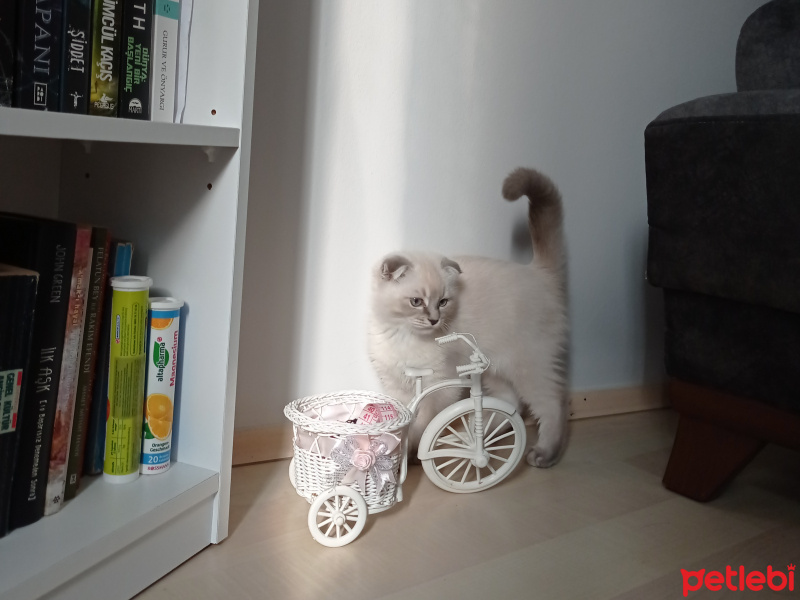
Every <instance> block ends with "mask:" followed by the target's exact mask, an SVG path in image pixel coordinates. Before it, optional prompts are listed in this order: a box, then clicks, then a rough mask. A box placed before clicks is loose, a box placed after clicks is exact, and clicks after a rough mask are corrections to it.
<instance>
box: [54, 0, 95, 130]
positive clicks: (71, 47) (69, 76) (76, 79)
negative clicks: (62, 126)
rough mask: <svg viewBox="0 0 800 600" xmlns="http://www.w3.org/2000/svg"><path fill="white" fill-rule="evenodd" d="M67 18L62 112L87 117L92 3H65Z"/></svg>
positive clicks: (86, 0)
mask: <svg viewBox="0 0 800 600" xmlns="http://www.w3.org/2000/svg"><path fill="white" fill-rule="evenodd" d="M63 18H64V34H63V40H64V41H63V43H64V48H63V50H62V66H61V112H67V113H76V114H80V115H85V114H86V113H87V112H88V111H89V75H90V74H91V72H92V57H91V49H92V46H91V34H92V0H64V17H63Z"/></svg>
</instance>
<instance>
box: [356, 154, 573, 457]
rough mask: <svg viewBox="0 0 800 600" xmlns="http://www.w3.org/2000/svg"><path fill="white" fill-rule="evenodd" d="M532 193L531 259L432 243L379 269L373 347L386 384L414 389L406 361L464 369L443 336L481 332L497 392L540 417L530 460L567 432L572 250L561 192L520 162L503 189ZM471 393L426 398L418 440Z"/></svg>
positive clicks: (560, 442)
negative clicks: (437, 247) (448, 253)
mask: <svg viewBox="0 0 800 600" xmlns="http://www.w3.org/2000/svg"><path fill="white" fill-rule="evenodd" d="M522 195H526V196H528V198H529V200H530V202H529V210H528V221H529V229H530V234H531V238H532V239H533V249H534V254H533V260H532V262H531V263H530V264H528V265H520V264H517V263H512V262H506V261H500V260H493V259H490V258H481V257H475V256H461V257H453V258H452V259H450V258H447V257H444V256H441V255H439V254H435V253H431V252H397V253H393V254H390V255H388V256H386V257H384V258H383V259H382V260H381V261H380V263H379V265H378V266H377V268H376V270H375V272H374V274H373V290H372V314H371V319H370V327H369V354H370V359H371V361H372V364H373V366H374V368H375V370H376V372H377V374H378V376H379V377H380V379H381V382H382V384H383V387H384V391H385V392H386V393H387V394H389V395H391V396H394V397H395V398H397V399H399V400H401V401H403V402H406V403H408V402H410V400H411V398H412V397H413V380H412V379H410V378H408V377H406V376H405V375H404V371H405V369H406V367H419V368H423V367H431V368H433V369H434V370H435V374H434V375H433V376H431V378H427V379H426V380H425V381H424V383H425V385H428V384H430V383H431V382H432V381H433V380H434V379H436V380H440V379H449V378H452V377H454V376H455V371H454V367H455V365H456V364H464V362H467V361H466V360H465V355H464V354H462V351H463V350H464V348H459V347H458V346H460V344H455V343H454V344H448V345H446V346H439V345H438V344H437V343H436V342H435V341H434V338H436V337H438V336H441V335H444V334H446V333H448V332H453V331H457V332H469V333H472V334H473V335H475V337H476V338H477V340H478V344H479V346H480V348H481V350H483V352H484V353H485V354H486V355H487V356H488V357H489V358H490V359H491V361H492V366H491V368H490V369H489V370H488V371H487V372H486V373H485V374H484V382H485V384H486V388H487V389H488V393H489V394H490V395H492V396H495V397H502V398H504V399H507V400H510V401H512V403H513V404H515V405H516V406H517V407H518V410H519V411H520V413H521V414H523V415H532V416H533V417H534V418H535V419H536V420H537V421H538V429H539V435H538V440H537V442H536V444H535V445H534V446H533V448H532V449H530V451H529V452H528V454H527V461H528V463H530V464H531V465H535V466H538V467H549V466H551V465H553V464H555V462H557V461H558V459H559V458H560V456H561V451H562V449H563V446H564V441H565V435H566V416H567V391H566V357H567V328H568V320H567V306H566V281H565V280H566V273H565V271H566V269H565V266H566V255H565V248H564V234H563V226H562V221H563V216H562V214H563V209H562V204H561V196H560V194H559V192H558V190H557V189H556V187H555V185H554V184H553V182H552V181H551V180H550V179H549V178H548V177H547V176H545V175H543V174H542V173H539V172H538V171H535V170H533V169H523V168H520V169H517V170H515V171H514V172H512V173H511V174H510V175H509V176H508V177H507V178H506V180H505V182H504V183H503V196H504V197H505V198H506V199H508V200H516V199H517V198H519V197H520V196H522ZM465 395H468V392H467V391H466V390H459V389H447V390H442V391H440V392H436V393H435V394H433V395H432V396H430V397H429V398H428V399H426V400H425V401H424V402H423V404H422V408H421V410H420V413H419V415H418V418H417V420H416V421H415V422H414V424H413V425H412V428H411V432H410V439H411V444H412V448H416V444H417V443H418V442H419V438H420V436H421V435H422V431H423V430H424V428H425V426H426V425H427V424H428V423H429V422H430V420H431V418H433V416H434V415H435V414H436V413H438V412H439V411H440V410H442V409H443V408H444V407H446V406H447V405H449V404H451V403H453V402H455V401H457V400H459V399H460V398H461V397H463V396H465Z"/></svg>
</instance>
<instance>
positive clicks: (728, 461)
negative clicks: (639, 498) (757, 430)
mask: <svg viewBox="0 0 800 600" xmlns="http://www.w3.org/2000/svg"><path fill="white" fill-rule="evenodd" d="M764 445H765V444H764V442H762V441H761V440H757V439H754V438H751V437H749V436H746V435H743V434H741V433H735V432H732V431H729V430H727V429H723V428H722V427H718V426H716V425H714V424H712V423H709V422H707V421H702V420H698V419H694V418H692V417H689V416H686V415H681V418H680V421H679V423H678V431H677V433H676V434H675V442H674V444H673V445H672V454H671V455H670V458H669V463H668V464H667V469H666V471H665V472H664V480H663V481H664V486H665V487H666V488H667V489H669V490H672V491H673V492H677V493H678V494H681V495H683V496H686V497H688V498H691V499H693V500H697V501H699V502H708V501H709V500H713V499H714V498H715V497H716V496H717V495H718V494H719V493H720V492H721V491H722V489H723V488H724V487H725V485H726V484H727V483H728V482H729V481H731V480H732V479H733V478H734V477H735V476H736V474H737V473H738V472H739V471H741V470H742V469H743V468H744V467H745V465H747V463H749V462H750V461H751V460H752V459H753V457H754V456H755V455H756V454H758V452H759V450H761V448H763V447H764Z"/></svg>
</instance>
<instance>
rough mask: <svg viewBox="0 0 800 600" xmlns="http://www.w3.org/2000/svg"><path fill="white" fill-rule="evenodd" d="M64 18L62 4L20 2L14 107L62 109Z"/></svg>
mask: <svg viewBox="0 0 800 600" xmlns="http://www.w3.org/2000/svg"><path fill="white" fill-rule="evenodd" d="M4 1H8V0H4ZM61 17H62V0H18V4H17V40H16V47H17V53H16V66H15V69H14V106H17V107H20V108H30V109H37V110H52V111H58V110H59V108H60V107H61V102H60V97H61V82H60V80H61V50H62V48H61V37H62V34H63V31H62V19H61Z"/></svg>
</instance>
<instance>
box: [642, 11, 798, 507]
mask: <svg viewBox="0 0 800 600" xmlns="http://www.w3.org/2000/svg"><path fill="white" fill-rule="evenodd" d="M687 68H689V67H687ZM736 83H737V89H738V92H736V93H732V94H721V95H716V96H709V97H704V98H698V99H696V100H693V101H690V102H686V103H684V104H681V105H679V106H675V107H672V108H670V109H668V110H666V111H664V112H663V113H662V114H660V115H659V116H658V117H657V118H656V119H655V120H654V121H652V122H651V123H650V124H649V125H648V126H647V128H646V130H645V163H646V174H647V204H648V222H649V226H650V236H649V249H648V280H649V281H650V283H651V284H652V285H654V286H657V287H659V288H662V289H663V293H664V301H665V302H664V304H665V317H666V331H665V362H666V364H665V367H666V372H667V375H668V377H669V379H670V383H669V396H670V400H671V402H672V404H673V406H674V407H675V408H676V410H678V412H679V413H680V414H681V417H680V421H679V426H678V432H677V434H676V438H675V443H674V446H673V451H672V455H671V457H670V462H669V465H668V467H667V470H666V473H665V475H664V484H665V485H666V486H667V487H668V488H670V489H672V490H674V491H676V492H678V493H681V494H683V495H686V496H688V497H691V498H694V499H696V500H700V501H706V500H710V499H712V498H714V497H715V496H716V495H717V494H719V493H720V491H721V490H722V489H723V488H724V486H725V484H726V483H728V482H729V481H730V480H731V479H732V478H733V477H734V476H735V475H736V473H737V472H739V470H740V469H742V468H743V467H744V466H745V465H746V464H747V462H748V461H749V460H750V459H752V457H753V456H755V454H756V453H757V452H758V451H759V450H760V449H761V448H762V447H763V445H764V444H766V443H771V442H773V443H779V444H782V445H785V446H790V447H793V448H797V449H800V0H773V1H772V2H768V3H766V4H765V5H763V6H762V7H760V8H759V9H757V10H756V11H755V12H754V13H753V14H752V15H751V16H750V17H749V18H748V19H747V20H746V22H745V23H744V25H743V26H742V30H741V33H740V36H739V40H738V44H737V48H736ZM798 460H800V454H798Z"/></svg>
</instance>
